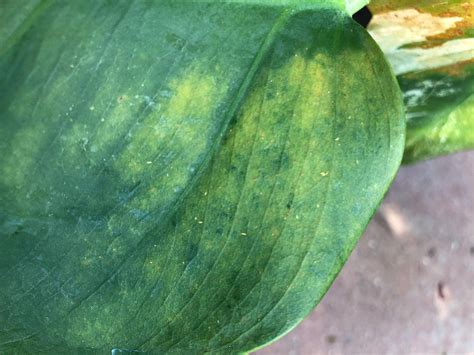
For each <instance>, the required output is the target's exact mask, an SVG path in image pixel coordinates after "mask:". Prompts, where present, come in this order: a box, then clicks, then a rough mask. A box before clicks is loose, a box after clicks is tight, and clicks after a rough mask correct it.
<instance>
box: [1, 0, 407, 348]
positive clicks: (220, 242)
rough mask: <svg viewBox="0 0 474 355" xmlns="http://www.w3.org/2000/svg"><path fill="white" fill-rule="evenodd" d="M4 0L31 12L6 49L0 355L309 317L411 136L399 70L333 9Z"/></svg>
mask: <svg viewBox="0 0 474 355" xmlns="http://www.w3.org/2000/svg"><path fill="white" fill-rule="evenodd" d="M283 3H285V4H283ZM0 6H1V8H2V9H3V8H5V9H6V10H5V12H4V13H9V14H12V15H11V16H13V17H14V16H16V15H15V14H16V12H18V16H20V17H21V18H22V19H23V20H21V21H20V20H17V19H12V20H11V21H10V20H9V21H10V22H8V21H7V22H8V24H7V25H6V27H5V28H7V27H8V29H7V30H6V31H4V32H2V36H3V37H2V38H4V40H3V41H2V52H1V53H2V55H1V57H0V73H1V80H0V90H1V93H2V95H0V121H1V130H0V226H1V227H0V282H1V285H2V287H1V288H0V352H1V351H3V352H5V353H8V354H10V353H12V352H13V353H15V352H19V353H24V352H32V353H41V352H45V353H71V352H73V353H75V352H80V353H88V352H97V353H105V352H109V351H110V350H111V349H113V348H123V349H139V350H145V351H152V352H156V353H165V352H171V353H173V352H176V353H200V352H205V351H209V352H237V351H248V350H251V349H253V348H255V347H258V346H261V345H263V344H265V343H267V342H269V341H271V340H273V339H275V338H276V337H278V336H280V335H282V334H284V333H285V332H287V331H289V330H290V329H291V328H293V327H294V326H295V325H296V324H297V323H298V322H299V321H300V320H301V319H302V318H303V317H305V316H306V315H307V314H308V313H309V312H310V310H311V309H312V308H313V307H314V306H315V305H316V304H317V302H318V301H319V300H320V299H321V297H322V296H323V295H324V293H325V292H326V290H327V288H328V287H329V285H330V284H331V282H332V280H333V279H334V277H335V275H336V274H337V272H338V271H339V269H340V268H341V266H342V265H343V263H344V261H345V260H346V258H347V256H348V255H349V253H350V251H351V250H352V248H353V246H354V244H355V243H356V241H357V239H358V237H359V236H360V234H361V233H362V231H363V229H364V227H365V226H366V224H367V223H368V221H369V219H370V217H371V215H372V214H373V212H374V210H375V208H376V207H377V205H378V203H379V201H380V200H381V198H382V197H383V194H384V192H385V191H386V189H387V187H388V185H389V183H390V182H391V180H392V178H393V176H394V174H395V172H396V170H397V168H398V165H399V163H400V160H401V154H402V151H403V141H404V119H403V112H402V111H403V105H402V101H401V97H400V95H399V91H398V87H397V85H396V81H395V79H394V77H393V76H392V73H391V72H390V69H389V68H388V65H387V63H386V62H385V60H384V58H383V55H382V54H381V52H380V51H379V49H378V47H377V46H376V45H375V43H374V42H373V41H372V39H371V38H370V36H369V35H368V34H367V33H366V32H365V30H364V29H362V28H361V27H359V26H358V25H357V24H355V23H354V22H353V21H352V20H351V19H350V17H349V15H348V14H347V13H346V12H344V11H343V7H342V5H341V4H339V3H336V2H334V4H333V3H330V2H327V1H320V2H317V1H312V2H308V3H307V4H305V5H304V6H302V7H301V6H298V7H293V6H291V5H290V4H289V2H288V1H287V2H280V4H278V5H275V6H273V5H271V4H270V2H268V3H267V4H266V3H265V2H264V1H258V2H257V1H255V2H254V3H251V2H249V1H242V2H212V3H211V2H205V1H197V2H196V3H194V2H190V1H188V2H182V3H178V2H174V1H169V2H159V3H158V2H146V1H135V2H130V1H121V2H118V1H117V2H115V1H114V2H108V1H92V0H90V1H70V2H62V1H58V2H54V1H51V2H48V3H38V4H37V6H36V7H34V8H32V7H26V8H23V10H20V7H21V6H22V3H21V2H16V1H13V0H12V1H6V2H5V1H4V2H2V3H1V4H0ZM12 9H13V10H12ZM15 9H16V10H17V11H15ZM22 21H23V22H22Z"/></svg>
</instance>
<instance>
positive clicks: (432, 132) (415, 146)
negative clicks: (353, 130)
mask: <svg viewBox="0 0 474 355" xmlns="http://www.w3.org/2000/svg"><path fill="white" fill-rule="evenodd" d="M371 9H372V11H373V12H374V13H375V16H374V18H373V20H372V23H371V25H370V26H369V31H370V32H371V34H372V35H373V36H374V38H375V39H376V41H377V42H378V43H379V45H380V46H381V48H382V49H383V50H384V52H385V53H386V55H387V57H388V59H389V61H390V62H391V64H392V66H393V68H394V71H395V73H396V74H397V75H398V81H399V83H400V86H401V88H402V91H403V93H404V101H405V105H406V110H407V142H406V152H405V156H404V162H407V163H408V162H413V161H417V160H420V159H427V158H432V157H436V156H438V155H442V154H447V153H451V152H456V151H459V150H465V149H472V148H474V106H473V102H474V5H473V3H472V2H466V1H457V0H456V1H453V0H450V1H440V0H437V1H416V2H415V1H412V0H404V1H399V0H373V1H372V2H371Z"/></svg>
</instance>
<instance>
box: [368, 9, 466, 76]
mask: <svg viewBox="0 0 474 355" xmlns="http://www.w3.org/2000/svg"><path fill="white" fill-rule="evenodd" d="M461 21H463V18H462V17H458V16H455V17H438V16H433V15H432V14H429V13H421V12H419V11H418V10H416V9H403V10H396V11H390V12H387V13H381V14H378V15H375V16H374V17H373V19H372V21H371V23H370V26H369V32H370V34H371V35H372V37H373V38H374V39H375V40H376V41H377V43H378V44H379V46H380V47H381V48H382V50H383V51H384V53H385V54H386V56H387V58H388V60H389V62H390V63H391V64H392V67H393V70H394V71H395V74H397V75H401V74H405V73H410V72H414V71H421V70H428V69H434V68H439V67H444V66H448V65H451V64H455V63H458V62H461V61H467V60H471V59H473V58H474V38H459V39H453V40H450V41H447V42H444V43H443V44H441V45H439V46H435V47H429V48H423V47H416V48H407V45H410V44H416V43H422V42H425V41H427V40H428V38H429V37H431V36H435V35H440V34H443V33H445V32H446V31H448V30H450V29H453V28H455V27H456V24H457V23H458V22H461Z"/></svg>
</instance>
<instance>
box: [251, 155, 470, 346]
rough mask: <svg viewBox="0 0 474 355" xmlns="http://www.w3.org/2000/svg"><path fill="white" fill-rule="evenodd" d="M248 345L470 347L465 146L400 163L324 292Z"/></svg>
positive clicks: (467, 162) (468, 237)
mask: <svg viewBox="0 0 474 355" xmlns="http://www.w3.org/2000/svg"><path fill="white" fill-rule="evenodd" d="M256 354H257V355H264V354H293V355H300V354H301V355H313V354H314V355H316V354H351V355H352V354H474V152H463V153H458V154H455V155H451V156H447V157H442V158H438V159H435V160H430V161H425V162H421V163H418V164H415V165H410V166H405V167H403V168H401V170H400V172H399V174H398V177H397V179H396V180H395V182H394V184H393V185H392V188H391V189H390V191H389V193H388V194H387V196H386V198H385V200H384V202H383V204H382V205H381V207H380V209H379V212H378V213H377V214H376V216H375V217H374V219H373V220H372V222H371V223H370V225H369V227H368V229H367V231H366V232H365V234H364V235H363V236H362V238H361V240H360V242H359V244H358V246H357V247H356V249H355V250H354V252H353V253H352V255H351V257H350V259H349V261H348V262H347V264H346V266H345V267H344V268H343V270H342V271H341V273H340V275H339V277H338V278H337V279H336V281H335V282H334V284H333V286H332V287H331V289H330V290H329V292H328V293H327V295H326V297H325V298H324V299H323V301H322V302H321V303H320V304H319V306H318V307H317V308H316V309H315V310H314V311H313V313H312V314H311V315H310V316H309V317H308V318H307V319H306V320H305V321H304V322H302V323H301V324H300V325H299V326H298V327H297V328H296V329H295V330H293V331H292V332H291V333H289V334H288V335H287V336H285V337H284V338H282V339H280V340H279V341H277V342H276V343H274V344H272V345H270V346H269V347H267V348H265V349H262V350H260V351H258V352H257V353H256Z"/></svg>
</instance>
